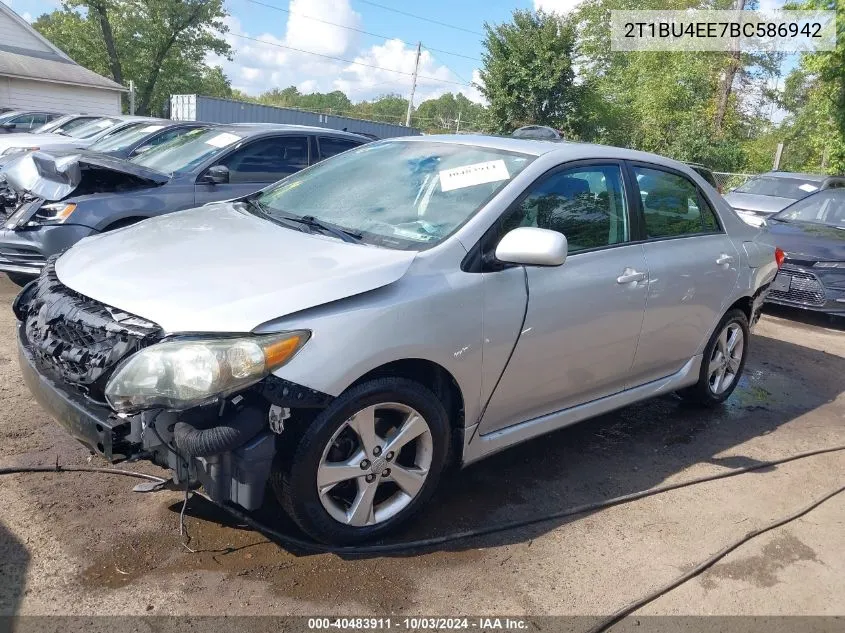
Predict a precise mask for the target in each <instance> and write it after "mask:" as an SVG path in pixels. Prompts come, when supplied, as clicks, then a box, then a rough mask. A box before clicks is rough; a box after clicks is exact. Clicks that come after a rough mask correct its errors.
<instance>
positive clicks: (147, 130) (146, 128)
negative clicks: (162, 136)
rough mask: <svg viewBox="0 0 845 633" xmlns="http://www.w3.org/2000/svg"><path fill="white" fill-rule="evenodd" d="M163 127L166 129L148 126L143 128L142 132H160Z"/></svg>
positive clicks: (161, 126) (160, 126)
mask: <svg viewBox="0 0 845 633" xmlns="http://www.w3.org/2000/svg"><path fill="white" fill-rule="evenodd" d="M163 127H164V126H163V125H148V126H147V127H145V128H141V131H142V132H158V131H159V130H160V129H161V128H163Z"/></svg>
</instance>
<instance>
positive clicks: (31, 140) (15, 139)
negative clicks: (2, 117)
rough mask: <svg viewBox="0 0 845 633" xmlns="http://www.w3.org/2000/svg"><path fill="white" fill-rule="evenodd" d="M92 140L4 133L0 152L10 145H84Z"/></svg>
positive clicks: (50, 135) (0, 139) (1, 138)
mask: <svg viewBox="0 0 845 633" xmlns="http://www.w3.org/2000/svg"><path fill="white" fill-rule="evenodd" d="M90 142H91V139H80V138H73V137H71V136H64V135H63V134H30V133H28V132H23V133H15V134H4V135H2V136H0V152H2V151H3V150H6V149H8V148H10V147H42V148H43V147H82V146H85V145H88V144H90Z"/></svg>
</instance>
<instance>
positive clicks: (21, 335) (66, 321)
mask: <svg viewBox="0 0 845 633" xmlns="http://www.w3.org/2000/svg"><path fill="white" fill-rule="evenodd" d="M13 309H14V312H15V315H16V316H17V318H18V320H19V326H18V348H19V356H20V365H21V372H22V374H23V377H24V381H25V382H26V384H27V386H28V387H29V389H30V390H31V391H32V393H33V394H34V395H35V397H36V399H37V400H38V402H39V404H41V406H42V407H43V408H44V409H46V410H47V411H48V412H49V413H50V414H51V415H52V416H53V417H55V418H56V419H57V420H58V421H59V422H60V423H61V424H62V426H64V427H65V428H66V429H67V430H68V431H69V432H70V433H71V434H72V435H73V436H74V437H75V438H76V439H78V440H79V441H80V442H82V443H83V444H84V445H85V446H87V447H88V448H89V449H90V450H91V451H94V452H97V453H99V454H101V455H103V456H104V457H106V459H108V460H110V461H112V462H119V461H123V460H137V459H145V460H149V461H152V462H153V463H155V464H158V465H159V466H163V467H165V468H169V469H171V470H172V472H173V479H174V481H175V482H176V483H178V484H180V485H189V486H190V485H194V484H202V486H203V487H204V488H205V489H206V491H207V492H208V494H209V495H210V496H211V498H212V499H214V500H215V501H218V502H221V503H223V502H232V503H236V504H238V505H240V506H242V507H244V508H246V509H248V510H252V509H255V508H258V507H259V506H260V505H261V503H262V501H263V498H264V490H265V486H266V483H267V481H268V479H269V476H270V470H271V467H272V464H273V460H274V458H275V455H276V445H277V441H278V440H279V438H280V434H281V432H282V430H283V428H284V424H285V420H286V419H288V418H290V417H291V413H292V411H293V412H294V416H296V415H302V414H303V412H307V410H308V409H309V408H322V407H325V406H326V405H327V404H328V402H329V401H330V399H331V398H330V397H329V396H326V395H325V394H321V393H319V392H315V391H312V390H309V389H306V388H303V387H300V386H298V385H294V384H291V383H288V382H286V381H282V380H280V379H278V378H276V377H275V376H273V375H272V374H269V375H266V374H265V375H263V377H262V378H261V379H260V380H257V381H254V382H252V383H251V384H249V385H246V386H244V387H242V388H238V389H237V390H235V391H229V392H228V393H222V394H221V395H219V396H216V397H211V398H204V399H202V401H201V402H200V401H199V400H197V402H198V404H196V405H195V406H185V407H183V406H180V405H179V404H178V402H179V401H177V400H173V398H174V397H176V396H174V393H176V392H174V391H173V390H172V389H171V390H170V391H168V389H167V388H159V387H158V386H157V385H154V386H153V387H154V388H155V389H158V390H159V391H160V392H161V393H162V394H163V396H162V397H167V398H171V402H170V404H171V405H173V404H174V403H176V405H175V406H164V405H160V406H149V405H148V404H146V403H145V402H155V400H154V399H150V397H149V396H148V394H147V392H149V393H150V394H151V393H153V391H154V389H153V388H152V387H151V388H150V389H147V391H146V392H145V391H144V389H146V388H147V387H149V386H150V385H149V384H148V383H150V380H149V379H144V378H143V377H142V379H141V380H140V387H138V389H137V390H136V391H137V393H139V394H141V396H143V397H144V398H147V400H146V401H144V402H142V401H141V400H140V397H139V398H138V399H136V400H133V399H132V398H126V397H123V396H121V395H120V393H119V392H120V386H121V385H122V384H123V383H121V378H120V377H121V376H122V375H125V374H127V373H128V374H129V375H130V377H131V375H132V367H133V366H137V365H138V364H139V362H140V361H139V360H138V359H141V361H143V362H141V364H145V366H146V365H149V364H150V362H151V361H150V360H149V358H147V356H149V357H150V358H156V356H155V355H152V356H151V355H150V352H151V351H155V353H156V354H159V355H160V353H159V351H158V350H166V349H167V346H168V345H173V344H174V342H178V341H179V340H183V339H177V340H176V341H174V338H173V337H166V336H165V334H164V331H163V330H162V328H161V327H159V326H158V325H157V324H155V323H152V322H150V321H148V320H146V319H143V318H140V317H138V316H135V315H133V314H129V313H127V312H124V311H122V310H119V309H116V308H113V307H110V306H107V305H105V304H102V303H100V302H98V301H95V300H93V299H90V298H88V297H86V296H83V295H81V294H79V293H77V292H75V291H73V290H71V289H70V288H68V287H66V286H64V285H63V284H62V283H61V281H59V279H58V277H57V276H56V272H55V260H51V261H49V262H48V263H47V265H46V266H45V269H44V270H43V272H42V273H41V275H40V276H39V278H38V279H37V280H36V281H35V282H34V283H32V284H30V285H29V286H27V287H26V288H25V289H24V290H23V292H21V294H20V295H19V296H18V298H17V299H16V300H15V303H14V306H13ZM242 338H243V337H242ZM264 338H266V337H264ZM289 338H290V337H288V339H289ZM233 340H234V339H233ZM306 340H307V339H306ZM190 343H191V339H190V338H188V339H187V345H188V347H189V346H190ZM273 351H274V353H277V354H278V353H280V352H279V346H278V345H277V346H276V348H274V350H273ZM294 353H295V352H294ZM143 354H147V356H143ZM182 355H183V356H184V354H182ZM247 360H248V359H247ZM190 362H194V363H195V362H197V361H196V359H194V358H193V357H192V358H191V359H190ZM244 362H245V361H243V359H242V358H241V357H240V356H237V357H232V358H230V359H229V363H230V365H231V367H232V368H234V369H232V370H231V373H232V374H235V373H237V370H238V368H240V367H242V366H244ZM238 363H240V364H238ZM176 370H178V367H177V368H176ZM173 371H174V366H173V365H172V364H171V365H168V364H167V361H166V359H165V360H164V361H162V363H161V364H159V365H155V367H153V368H152V370H151V373H149V374H148V375H149V376H152V377H153V379H152V380H153V382H166V381H167V380H170V379H171V378H172V376H170V377H168V376H167V374H168V372H170V373H173ZM217 373H218V374H219V373H220V372H219V371H218V372H217ZM159 375H160V376H161V377H160V378H159V377H157V376H159ZM144 380H146V383H145V382H144ZM115 382H116V383H119V384H118V388H115V387H114V383H115ZM110 383H112V386H110ZM232 384H235V385H238V384H239V383H237V382H235V383H232ZM115 394H117V395H115ZM177 395H178V393H177ZM306 415H307V413H306Z"/></svg>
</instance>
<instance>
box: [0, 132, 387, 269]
mask: <svg viewBox="0 0 845 633" xmlns="http://www.w3.org/2000/svg"><path fill="white" fill-rule="evenodd" d="M369 140H370V139H368V138H365V137H363V136H359V135H357V134H352V133H349V132H340V131H336V130H329V129H325V128H316V127H305V126H295V125H271V124H233V125H223V126H215V127H205V128H197V129H194V130H190V131H188V132H186V133H184V134H181V135H180V136H178V137H177V138H174V139H172V140H170V141H168V142H166V143H164V144H162V145H159V146H158V147H154V148H152V149H150V150H149V151H146V152H144V153H142V154H140V155H138V156H135V157H133V158H132V159H130V160H124V159H120V158H115V157H113V156H108V155H104V154H94V153H90V152H85V153H76V154H75V155H74V154H71V153H67V154H64V155H55V156H54V155H52V154H49V153H46V152H38V151H36V152H31V153H29V154H27V155H24V156H21V157H20V158H17V159H16V160H15V161H13V162H10V163H9V164H7V165H5V166H4V167H3V169H2V171H0V176H2V177H5V179H6V182H7V185H8V186H10V187H11V188H12V189H13V190H14V191H15V192H16V193H17V195H18V196H19V198H18V204H17V206H16V208H15V209H14V211H13V212H12V213H11V214H10V215H9V217H8V218H7V219H6V221H5V224H4V226H3V229H2V230H0V271H3V272H6V273H7V274H8V275H9V278H10V279H12V281H14V282H15V283H18V284H23V283H26V282H27V281H29V280H30V279H32V278H33V277H34V276H36V275H37V274H38V273H39V272H40V270H41V268H42V267H43V265H44V263H45V261H46V259H47V258H48V257H49V256H50V255H53V254H55V253H59V252H61V251H63V250H65V249H67V248H69V247H70V246H72V245H73V244H75V243H76V242H78V241H79V240H81V239H82V238H84V237H87V236H89V235H94V234H97V233H101V232H103V231H110V230H114V229H117V228H121V227H124V226H128V225H130V224H134V223H135V222H139V221H140V220H143V219H145V218H149V217H152V216H157V215H162V214H165V213H172V212H173V211H180V210H182V209H189V208H192V207H198V206H202V205H203V204H206V203H208V202H214V201H218V200H227V199H231V198H238V197H241V196H244V195H247V194H250V193H253V192H255V191H258V190H259V189H263V188H264V187H266V186H267V185H269V184H271V183H273V182H276V181H277V180H280V179H282V178H284V177H285V176H289V175H290V174H292V173H294V172H297V171H299V170H300V169H303V168H305V167H307V166H308V165H311V164H314V163H316V162H319V161H320V160H322V159H324V158H327V157H329V156H333V155H335V154H338V153H340V152H343V151H346V150H348V149H352V148H353V147H357V146H359V145H363V144H364V143H367V142H369Z"/></svg>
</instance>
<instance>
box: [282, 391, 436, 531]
mask: <svg viewBox="0 0 845 633" xmlns="http://www.w3.org/2000/svg"><path fill="white" fill-rule="evenodd" d="M449 436H450V425H449V419H448V416H447V414H446V411H445V409H444V408H443V405H442V404H441V403H440V401H439V400H438V399H437V397H436V396H435V395H434V394H433V393H432V392H431V391H430V390H429V389H427V388H426V387H424V386H423V385H420V384H418V383H416V382H414V381H411V380H407V379H405V378H394V377H390V378H377V379H374V380H369V381H367V382H365V383H362V384H360V385H357V386H355V387H353V388H351V389H349V390H348V391H346V392H345V393H343V394H341V395H340V396H338V397H337V398H336V399H335V400H334V401H333V402H332V403H331V404H330V405H329V406H328V407H326V409H325V410H323V411H321V412H320V413H319V414H318V415H317V417H316V418H315V419H314V420H313V421H312V422H310V423H309V424H308V426H307V428H305V429H304V431H303V432H302V433H301V434H300V435H299V436H298V437H296V436H295V435H294V436H292V437H291V441H292V442H293V443H294V446H291V450H290V452H289V453H288V456H287V458H286V459H280V460H278V461H277V463H276V464H274V468H273V476H272V477H271V479H272V483H273V489H274V491H275V493H276V496H277V498H278V499H279V502H280V503H281V505H282V507H283V508H284V509H285V511H286V512H287V513H288V514H289V515H290V517H291V518H292V519H293V521H294V522H295V523H296V524H297V525H298V526H299V527H300V528H301V529H302V531H303V532H305V533H306V534H308V535H309V536H310V537H312V538H313V539H315V540H317V541H321V542H323V543H329V544H332V545H348V544H354V543H361V542H363V541H369V540H373V539H377V538H379V537H381V536H384V535H386V534H388V533H389V532H393V531H394V530H396V529H397V528H399V527H400V526H401V525H402V524H404V523H406V522H407V521H408V520H409V519H410V518H411V517H412V516H413V515H415V514H416V513H417V512H418V511H419V510H420V509H421V508H422V507H423V506H424V505H425V503H426V502H427V501H428V500H429V499H430V498H431V495H432V494H433V493H434V490H435V488H436V487H437V483H438V481H439V479H440V475H441V473H442V472H443V469H444V467H445V465H446V462H447V458H448V453H449V446H450V439H449ZM391 449H393V450H391ZM318 482H321V483H318Z"/></svg>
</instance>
